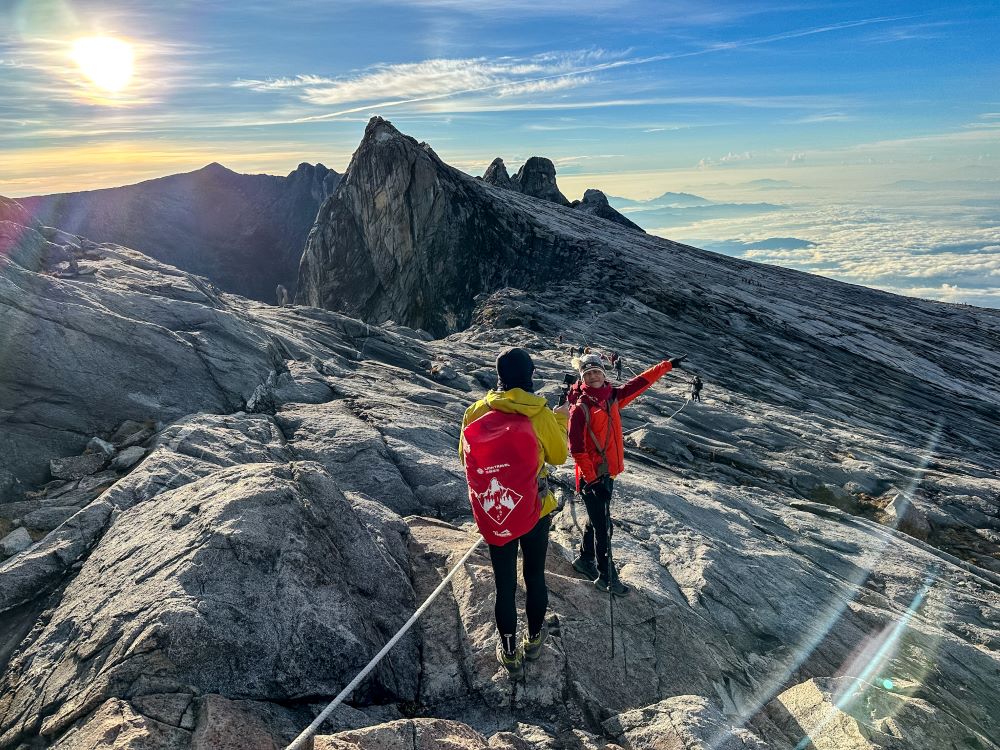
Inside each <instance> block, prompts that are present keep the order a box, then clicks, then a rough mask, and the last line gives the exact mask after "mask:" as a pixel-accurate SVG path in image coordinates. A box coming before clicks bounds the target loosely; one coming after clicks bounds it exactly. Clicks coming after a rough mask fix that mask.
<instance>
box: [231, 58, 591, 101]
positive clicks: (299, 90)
mask: <svg viewBox="0 0 1000 750" xmlns="http://www.w3.org/2000/svg"><path fill="white" fill-rule="evenodd" d="M609 55H610V53H606V52H604V51H603V50H596V51H595V50H585V51H578V52H569V53H564V54H559V55H556V54H552V53H549V54H545V55H537V56H534V57H530V58H512V57H503V58H495V59H487V58H468V59H435V60H423V61H421V62H415V63H401V64H395V65H388V64H383V65H377V66H373V67H372V68H370V69H367V70H365V71H361V72H359V73H356V74H354V75H350V76H344V77H336V78H331V77H323V76H317V75H298V76H294V77H292V78H276V79H267V80H240V81H236V82H235V83H234V84H233V86H234V87H237V88H246V89H250V90H251V91H256V92H265V93H266V92H279V93H286V92H287V93H291V94H292V95H294V96H295V97H297V98H298V99H300V100H301V101H303V102H306V103H308V104H312V105H320V106H330V105H343V104H351V103H360V102H374V101H380V100H399V103H400V104H402V103H417V102H420V101H428V100H432V99H437V98H443V97H449V96H456V95H461V94H474V93H482V92H492V93H493V94H494V95H495V96H498V97H511V96H520V95H529V94H539V93H548V92H552V91H557V90H563V89H570V88H576V87H578V86H582V85H585V84H587V83H590V82H591V81H592V80H593V77H592V76H590V75H585V74H584V73H583V72H582V70H581V69H582V68H585V67H588V66H591V65H592V64H593V62H594V61H595V60H600V59H604V58H607V57H608V56H609ZM379 106H386V105H385V103H384V101H383V103H382V104H381V105H379Z"/></svg>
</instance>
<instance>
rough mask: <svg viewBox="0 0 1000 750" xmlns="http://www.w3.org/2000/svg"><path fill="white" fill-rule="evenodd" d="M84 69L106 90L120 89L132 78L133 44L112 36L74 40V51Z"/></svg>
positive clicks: (84, 72) (74, 59)
mask: <svg viewBox="0 0 1000 750" xmlns="http://www.w3.org/2000/svg"><path fill="white" fill-rule="evenodd" d="M70 56H71V57H72V58H73V61H74V62H75V63H76V64H77V66H79V68H80V71H81V72H82V73H83V74H84V75H85V76H86V77H87V78H89V79H90V81H91V82H92V83H93V84H94V85H95V86H97V87H98V88H99V89H101V90H102V91H106V92H110V93H117V92H119V91H121V90H122V89H124V88H125V87H126V86H127V85H128V82H129V80H130V79H131V78H132V62H133V54H132V45H131V44H129V43H128V42H123V41H122V40H121V39H115V38H113V37H108V36H92V37H84V38H83V39H77V40H76V41H75V42H73V51H72V52H71V53H70Z"/></svg>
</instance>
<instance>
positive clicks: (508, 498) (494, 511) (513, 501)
mask: <svg viewBox="0 0 1000 750" xmlns="http://www.w3.org/2000/svg"><path fill="white" fill-rule="evenodd" d="M522 497H523V495H521V494H519V493H517V492H514V491H513V490H512V489H510V488H508V487H504V486H503V485H502V484H500V482H499V480H497V478H496V477H494V478H493V479H491V480H490V486H489V487H488V488H487V489H486V492H482V493H479V494H477V495H476V500H478V501H479V504H480V505H481V506H482V508H483V510H484V511H486V513H487V514H488V515H489V517H490V518H492V519H493V520H494V521H496V522H497V525H499V526H502V525H503V522H504V520H506V518H507V515H508V514H509V513H510V512H511V511H512V510H514V508H516V507H517V504H518V503H519V502H521V498H522Z"/></svg>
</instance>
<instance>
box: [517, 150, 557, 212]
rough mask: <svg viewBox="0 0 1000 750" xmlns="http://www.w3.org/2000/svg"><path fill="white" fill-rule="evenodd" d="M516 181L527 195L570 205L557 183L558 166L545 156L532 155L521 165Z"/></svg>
mask: <svg viewBox="0 0 1000 750" xmlns="http://www.w3.org/2000/svg"><path fill="white" fill-rule="evenodd" d="M514 181H515V182H517V184H518V187H519V189H520V191H521V192H522V193H524V194H525V195H531V196H534V197H535V198H541V199H542V200H546V201H552V202H553V203H558V204H559V205H560V206H568V205H569V201H568V200H566V196H565V195H563V194H562V193H561V192H559V186H558V185H557V184H556V166H555V164H553V163H552V160H551V159H546V158H545V157H544V156H532V157H531V158H530V159H528V161H526V162H524V164H522V165H521V168H520V169H519V170H517V174H516V175H514Z"/></svg>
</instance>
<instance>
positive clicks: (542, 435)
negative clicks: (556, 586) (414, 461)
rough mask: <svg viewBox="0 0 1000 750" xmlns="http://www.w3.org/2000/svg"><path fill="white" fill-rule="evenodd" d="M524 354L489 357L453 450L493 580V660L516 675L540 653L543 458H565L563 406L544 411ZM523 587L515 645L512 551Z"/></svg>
mask: <svg viewBox="0 0 1000 750" xmlns="http://www.w3.org/2000/svg"><path fill="white" fill-rule="evenodd" d="M534 369H535V365H534V363H533V362H532V360H531V355H529V354H528V352H526V351H525V350H524V349H520V348H517V347H513V348H509V349H505V350H504V351H502V352H501V353H500V355H499V356H498V357H497V360H496V370H497V380H498V383H497V388H496V390H493V391H490V392H489V393H487V394H486V397H485V398H483V399H480V400H479V401H477V402H476V403H474V404H473V405H472V406H470V407H469V408H468V409H466V410H465V416H464V417H463V418H462V434H461V437H460V438H459V444H458V450H459V455H460V456H461V458H462V463H463V465H464V466H465V472H466V478H467V479H468V482H469V500H470V502H471V504H472V511H473V515H474V516H475V519H476V523H477V525H478V526H479V531H480V533H481V534H482V535H483V537H484V538H485V539H486V541H487V543H488V544H489V548H490V562H491V563H492V564H493V577H494V579H495V583H496V606H495V610H494V613H495V615H496V623H497V632H498V634H499V639H498V642H497V660H498V661H499V662H500V664H501V665H502V666H503V667H504V668H505V669H506V670H507V671H508V672H509V673H510V675H511V676H512V677H517V676H518V675H520V674H521V672H522V671H523V662H524V659H528V660H532V661H533V660H535V659H537V658H538V657H539V656H540V655H541V651H542V645H543V644H544V643H545V640H546V638H547V635H548V633H547V629H546V626H545V611H546V609H547V608H548V601H549V595H548V589H547V588H546V585H545V555H546V552H547V550H548V545H549V527H550V525H551V515H550V514H551V513H552V511H553V510H555V508H556V505H557V503H556V498H555V496H554V495H553V494H552V491H551V490H550V489H549V486H548V482H547V477H548V469H547V468H546V464H547V463H549V464H553V465H556V466H558V465H559V464H562V463H564V462H565V461H566V458H567V455H568V453H567V446H566V425H567V421H568V414H569V405H568V404H563V405H562V406H560V407H558V408H556V409H555V410H552V409H550V408H549V406H548V404H547V402H546V400H545V398H544V397H543V396H536V395H535V392H534V391H535V386H534V382H533V381H532V374H533V372H534ZM519 548H520V550H521V553H522V555H523V561H522V567H521V572H522V575H523V577H524V587H525V592H526V604H525V610H526V612H525V614H526V616H527V621H528V628H527V632H526V633H525V635H524V639H523V641H522V642H521V643H520V644H518V642H517V639H516V634H517V608H516V606H515V603H514V595H515V593H516V591H517V551H518V549H519Z"/></svg>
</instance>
